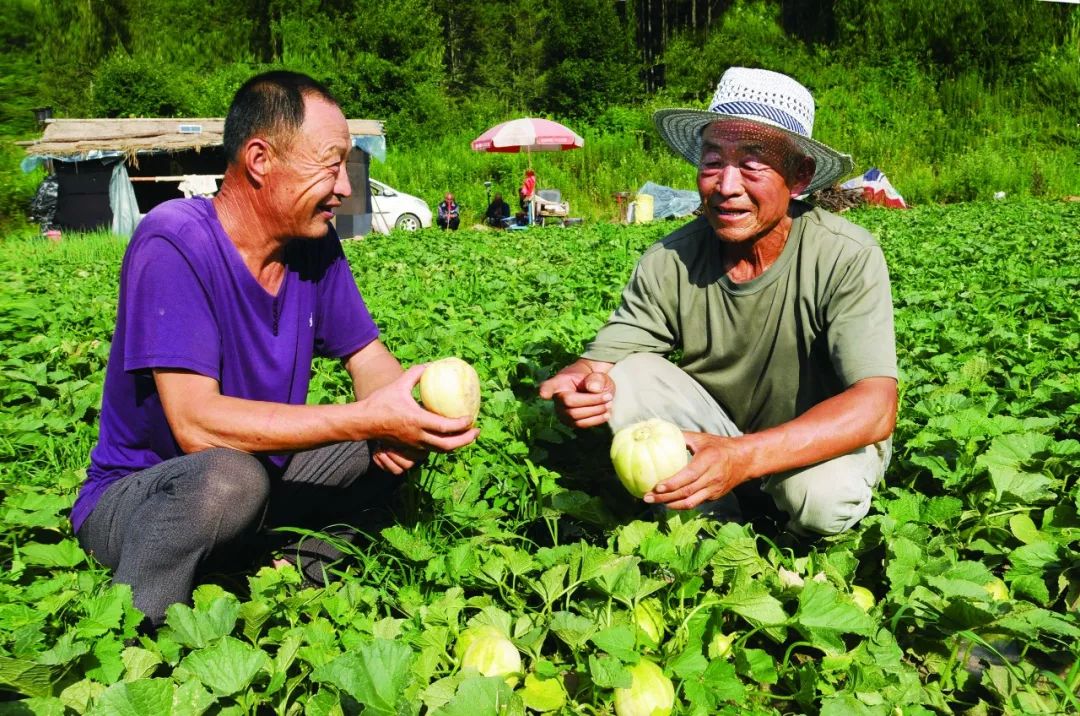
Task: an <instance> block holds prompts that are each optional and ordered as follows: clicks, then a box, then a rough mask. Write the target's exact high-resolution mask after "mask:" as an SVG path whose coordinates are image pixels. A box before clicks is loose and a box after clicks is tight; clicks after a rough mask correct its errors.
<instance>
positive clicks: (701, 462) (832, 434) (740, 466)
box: [645, 378, 897, 509]
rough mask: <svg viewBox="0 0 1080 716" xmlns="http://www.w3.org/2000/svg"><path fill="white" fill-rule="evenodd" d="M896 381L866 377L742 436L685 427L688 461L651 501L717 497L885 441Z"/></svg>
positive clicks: (892, 420)
mask: <svg viewBox="0 0 1080 716" xmlns="http://www.w3.org/2000/svg"><path fill="white" fill-rule="evenodd" d="M896 406H897V394H896V381H895V380H894V379H892V378H867V379H864V380H860V381H859V382H857V383H855V384H854V385H852V386H851V387H849V388H848V389H847V390H845V391H843V392H842V393H840V394H839V395H835V396H833V397H832V398H829V399H828V400H824V401H822V402H821V403H819V404H818V405H815V406H814V407H813V408H811V409H810V410H808V411H806V412H805V413H803V414H802V415H800V416H799V417H797V418H795V419H794V420H791V421H788V422H786V423H783V424H782V425H777V426H776V427H773V428H769V429H767V430H762V431H761V432H759V433H749V434H746V435H741V436H738V437H721V436H718V435H709V434H706V433H693V432H687V433H685V435H686V443H687V445H688V446H689V447H690V449H691V451H692V452H693V453H694V457H693V459H692V460H691V461H690V464H689V465H687V466H686V468H684V469H683V470H681V471H680V472H679V473H677V474H676V475H674V476H673V477H671V478H669V479H667V480H665V481H663V482H662V483H660V484H658V485H657V486H656V487H655V488H654V489H653V492H651V493H649V494H648V495H646V496H645V500H646V501H647V502H659V503H664V504H667V505H668V506H669V507H672V508H675V509H688V508H691V507H696V506H697V505H699V504H701V503H702V502H704V501H706V500H715V499H718V498H720V497H722V496H723V495H725V494H727V493H728V492H730V491H731V490H732V489H734V488H735V487H737V486H738V485H739V484H741V483H743V482H746V481H748V480H752V479H756V478H761V477H765V476H767V475H772V474H776V473H780V472H784V471H786V470H793V469H796V468H800V467H806V466H808V465H814V464H816V463H819V462H823V461H825V460H830V459H832V458H835V457H839V456H840V455H844V454H847V453H849V452H852V451H853V450H856V449H858V448H860V447H863V446H866V445H871V444H873V443H876V442H879V441H881V440H884V439H885V438H887V437H889V435H891V434H892V431H893V428H894V427H895V425H896Z"/></svg>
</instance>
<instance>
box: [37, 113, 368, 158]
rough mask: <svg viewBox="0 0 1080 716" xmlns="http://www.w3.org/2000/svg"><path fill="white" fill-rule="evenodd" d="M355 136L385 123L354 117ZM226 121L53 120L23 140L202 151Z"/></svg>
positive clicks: (61, 150) (71, 151)
mask: <svg viewBox="0 0 1080 716" xmlns="http://www.w3.org/2000/svg"><path fill="white" fill-rule="evenodd" d="M348 122H349V133H350V134H352V135H353V137H376V136H382V134H383V127H382V122H379V121H376V120H373V119H350V120H348ZM224 129H225V120H224V119H221V118H194V119H51V120H49V121H48V124H47V125H46V126H45V132H44V133H43V134H42V136H41V138H40V139H36V140H33V141H29V142H19V144H20V145H22V146H23V147H25V148H26V153H27V154H28V155H31V156H50V157H70V156H77V155H82V154H86V153H88V152H93V151H100V152H121V153H122V154H126V155H128V156H131V155H135V154H139V153H142V152H156V151H167V152H168V151H184V150H195V151H199V150H200V149H202V148H204V147H219V146H221V143H222V134H223V132H224Z"/></svg>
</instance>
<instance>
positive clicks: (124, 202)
mask: <svg viewBox="0 0 1080 716" xmlns="http://www.w3.org/2000/svg"><path fill="white" fill-rule="evenodd" d="M109 206H110V207H111V208H112V215H113V218H112V227H111V228H112V232H113V233H114V234H118V235H120V236H131V235H132V234H133V233H135V227H136V226H137V225H138V224H139V219H140V218H142V217H141V216H140V215H139V203H138V202H137V201H135V187H133V186H132V185H131V179H130V178H129V177H128V173H127V167H125V166H124V163H123V162H117V163H116V166H114V167H113V170H112V177H111V178H110V179H109Z"/></svg>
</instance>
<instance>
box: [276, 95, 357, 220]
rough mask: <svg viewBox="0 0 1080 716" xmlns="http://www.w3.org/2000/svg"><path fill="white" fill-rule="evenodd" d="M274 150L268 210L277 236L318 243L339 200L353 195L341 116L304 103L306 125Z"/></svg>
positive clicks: (326, 105) (313, 100)
mask: <svg viewBox="0 0 1080 716" xmlns="http://www.w3.org/2000/svg"><path fill="white" fill-rule="evenodd" d="M279 144H284V146H283V147H279V148H276V150H275V161H274V171H273V173H272V177H271V180H270V183H269V187H268V188H270V189H271V192H272V194H273V201H272V202H271V203H270V207H271V210H272V211H274V213H275V214H276V216H275V219H276V221H275V222H274V223H275V225H276V226H277V227H278V228H279V229H280V230H281V232H282V233H283V234H284V235H286V236H289V237H293V238H322V237H323V236H326V232H327V226H328V225H329V223H330V220H331V219H333V218H334V210H335V209H336V208H337V207H339V206H341V200H342V199H344V198H346V197H348V196H350V195H351V194H352V187H351V186H350V184H349V175H348V172H347V171H346V159H347V158H348V156H349V151H350V150H351V149H352V137H351V135H350V134H349V124H348V122H347V121H346V120H345V115H344V114H342V113H341V110H340V109H339V108H338V107H337V106H336V105H334V104H332V103H330V102H327V101H326V100H323V99H321V98H319V97H316V96H307V97H305V98H304V123H303V124H302V125H301V126H300V129H299V130H298V131H297V132H296V133H295V135H294V136H293V137H292V138H291V141H288V142H279Z"/></svg>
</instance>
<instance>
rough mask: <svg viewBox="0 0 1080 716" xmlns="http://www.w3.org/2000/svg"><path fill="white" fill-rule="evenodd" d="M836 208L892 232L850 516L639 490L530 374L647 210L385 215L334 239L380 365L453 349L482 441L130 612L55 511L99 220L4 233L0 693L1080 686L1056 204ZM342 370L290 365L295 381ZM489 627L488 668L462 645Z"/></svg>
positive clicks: (1065, 229)
mask: <svg viewBox="0 0 1080 716" xmlns="http://www.w3.org/2000/svg"><path fill="white" fill-rule="evenodd" d="M849 216H850V217H851V218H852V219H853V220H854V221H856V222H857V223H860V224H862V225H864V226H866V227H867V228H869V229H870V230H872V231H873V232H874V233H875V234H876V235H877V236H878V238H879V240H880V242H881V244H882V246H883V248H884V251H885V254H886V257H887V259H888V261H889V266H890V271H891V274H892V280H893V297H894V304H895V308H896V327H897V348H898V354H899V359H900V368H901V384H900V395H901V402H900V412H899V419H898V424H897V430H896V436H895V440H896V453H895V456H894V458H893V462H892V465H891V466H890V468H889V470H888V473H887V475H886V481H885V484H884V485H883V486H882V487H881V488H880V489H879V491H878V494H877V496H876V499H875V502H874V505H873V508H872V509H871V512H870V515H869V516H868V517H867V518H866V519H865V520H864V521H863V522H862V523H861V524H860V525H859V526H858V527H857V528H856V529H854V530H852V531H851V532H849V533H846V534H844V535H841V536H839V537H834V538H828V539H820V540H817V541H806V540H797V539H795V538H793V537H791V536H788V535H786V534H784V533H783V532H782V531H781V530H779V529H778V528H777V526H776V525H774V524H772V523H770V522H768V521H767V520H757V521H754V522H752V523H750V524H734V523H719V522H715V521H710V520H706V519H702V518H698V517H694V516H693V515H676V516H669V517H654V516H652V515H650V513H649V512H648V511H647V510H645V509H643V508H644V503H641V502H636V501H634V500H633V499H632V498H630V497H629V496H628V495H627V494H626V493H625V491H624V490H623V489H622V488H621V486H620V485H619V484H618V482H617V480H616V479H615V476H614V473H613V470H612V468H611V465H610V461H609V459H608V457H607V451H608V447H609V445H610V439H611V438H610V434H609V433H608V432H606V431H605V430H603V429H594V430H591V431H585V432H583V433H580V434H572V433H571V431H570V430H568V429H566V428H564V427H562V426H561V425H559V424H558V423H557V421H556V420H555V418H554V415H553V412H552V409H551V406H550V404H549V403H546V402H545V401H542V400H540V399H539V398H538V397H537V395H536V390H537V386H538V385H539V383H540V382H541V381H542V380H544V379H545V378H547V377H548V376H550V375H551V374H552V373H553V372H554V371H556V370H557V369H558V368H560V367H562V366H563V365H565V364H566V363H567V362H569V361H571V360H573V358H575V357H576V356H577V354H578V352H579V351H580V350H581V348H582V347H583V344H584V343H585V341H587V340H588V339H589V338H591V336H592V335H593V333H594V332H595V330H596V329H597V328H598V327H599V326H600V325H601V324H602V323H603V321H604V320H605V319H606V317H607V315H608V314H609V313H610V311H611V310H612V309H613V308H614V306H615V305H616V302H617V301H618V297H619V293H620V291H621V289H622V286H623V284H624V282H625V281H626V279H627V278H628V276H629V273H630V270H631V268H632V266H633V264H634V262H635V260H636V258H637V257H638V256H639V255H640V253H641V252H642V251H643V250H644V249H645V248H646V247H647V246H648V245H649V244H650V243H652V242H653V241H655V240H657V239H658V238H660V237H661V236H663V235H664V234H665V233H666V232H667V231H669V230H671V228H672V227H673V224H670V223H668V224H654V225H648V226H644V227H620V226H614V225H593V226H586V227H579V228H570V229H536V230H529V231H522V232H514V233H496V232H472V231H460V232H457V233H440V232H437V231H425V232H421V233H417V234H403V233H398V234H395V235H394V236H390V237H373V238H371V239H369V240H364V241H358V242H349V243H348V244H347V246H346V252H347V254H348V255H349V258H350V260H351V261H352V265H353V269H354V272H355V274H356V277H357V280H358V283H359V285H360V287H361V290H362V292H363V294H364V296H365V299H366V300H367V302H368V305H369V306H370V308H371V310H372V313H373V315H374V316H375V318H376V320H377V322H379V324H380V326H381V328H382V330H383V338H384V340H385V342H386V343H387V345H388V346H389V347H390V348H391V350H392V351H393V352H394V353H395V354H396V355H397V356H398V357H399V358H400V359H401V361H402V362H403V363H405V364H406V365H409V364H414V363H417V362H423V361H428V360H431V359H435V358H439V357H444V356H450V355H456V356H459V357H461V358H464V359H465V360H467V361H469V362H470V363H472V364H473V365H474V366H475V367H476V368H477V370H478V371H479V374H480V378H481V383H482V386H483V395H484V402H483V406H482V409H481V415H480V426H481V429H482V432H481V436H480V438H479V440H478V442H477V443H476V444H475V445H472V446H470V447H468V448H466V449H464V450H461V451H459V452H458V453H455V454H453V455H441V456H435V457H432V458H431V459H430V460H429V461H428V462H427V463H426V464H425V465H424V466H423V467H421V468H418V469H416V470H414V471H413V472H412V473H411V474H410V475H409V476H408V477H407V480H406V482H407V484H406V485H404V487H403V489H402V490H401V491H400V492H399V494H398V496H397V499H396V500H395V502H394V504H393V509H392V511H382V512H378V513H371V514H363V515H357V517H356V520H355V525H356V526H357V527H359V528H360V529H361V530H363V531H364V533H365V535H366V539H364V540H362V541H361V543H360V544H358V545H355V546H352V547H350V548H349V550H348V552H349V553H348V556H347V558H346V559H345V560H343V561H342V562H341V563H340V564H339V565H338V568H337V569H336V571H337V573H338V574H337V578H336V579H335V580H334V581H333V582H332V583H331V584H330V585H329V586H328V587H326V588H313V587H309V586H306V585H305V584H304V583H303V582H302V580H301V577H300V575H299V573H298V572H297V571H295V570H294V569H292V568H285V569H281V570H275V569H272V568H271V567H269V566H268V562H264V563H262V564H255V565H253V566H252V567H251V569H250V570H248V571H240V572H231V573H225V574H214V575H209V576H208V578H207V579H206V581H205V583H203V584H201V585H200V586H199V587H198V588H197V590H196V592H195V595H194V600H193V604H192V605H174V606H173V607H172V608H171V609H170V611H169V614H168V622H167V626H166V627H165V628H164V629H162V630H161V631H159V632H158V633H157V634H156V635H155V636H154V637H147V636H139V635H137V634H136V625H137V624H138V622H139V618H140V615H139V614H138V613H137V612H136V611H135V610H134V609H133V607H132V606H131V595H130V590H128V589H127V588H126V587H122V586H111V585H110V582H109V575H108V572H107V571H106V570H104V569H103V568H101V567H100V566H99V565H97V564H96V563H94V562H93V560H92V559H90V558H89V557H87V555H85V554H84V553H83V552H82V550H81V549H80V548H79V547H78V545H77V543H76V542H75V540H74V538H73V537H72V534H71V529H70V525H69V523H68V518H67V515H68V510H69V508H70V506H71V504H72V502H73V500H74V496H75V491H76V489H77V486H78V485H79V483H80V482H81V480H82V477H83V472H84V469H85V467H86V464H87V456H88V453H89V450H90V448H91V447H92V445H93V443H94V441H95V440H96V430H97V411H98V407H99V404H100V398H101V388H102V380H103V376H104V365H105V361H106V358H107V355H108V348H109V340H110V337H111V332H112V328H113V323H114V320H115V301H116V293H117V276H118V271H119V265H120V260H121V257H122V255H123V250H124V244H123V242H122V241H120V240H119V239H116V238H114V237H109V236H102V235H93V236H75V237H71V238H66V239H65V241H64V242H63V243H60V244H50V243H46V242H42V241H30V240H25V239H11V240H8V241H6V242H0V491H2V495H3V504H2V507H0V526H2V532H0V540H2V544H3V547H2V552H0V558H2V561H3V564H2V569H0V714H24V713H27V714H28V713H36V714H50V715H52V714H56V715H59V714H84V713H86V714H110V715H111V714H137V715H143V714H145V715H147V716H150V715H151V714H152V715H154V716H159V715H162V714H176V715H178V716H179V715H186V714H200V713H207V714H279V715H285V714H296V715H300V714H303V715H305V716H324V715H325V716H329V715H331V714H353V713H364V714H386V715H390V714H440V715H446V716H451V715H455V714H464V715H467V716H486V715H488V714H523V713H526V712H530V713H540V712H550V713H562V714H597V715H599V714H611V713H614V706H613V700H614V695H615V693H616V689H618V688H620V687H626V686H628V685H629V680H630V671H629V668H630V667H631V666H633V665H634V664H637V663H638V662H639V661H641V660H648V661H652V662H654V663H655V664H657V665H658V666H659V667H660V668H661V669H662V670H663V671H664V673H665V674H666V675H667V676H668V677H670V678H671V680H672V682H673V683H674V686H675V693H676V706H675V713H680V714H684V713H685V714H700V715H702V716H705V715H708V714H816V713H821V714H830V715H834V716H839V715H845V716H846V715H849V714H856V715H857V714H881V715H883V716H885V715H891V714H903V715H905V716H909V715H915V714H951V713H968V714H972V715H973V716H978V715H981V714H998V713H1007V714H1021V713H1024V714H1027V713H1045V714H1050V713H1056V714H1076V713H1080V696H1078V692H1080V660H1078V658H1077V657H1078V655H1080V618H1078V612H1077V609H1078V607H1080V517H1078V513H1080V484H1078V482H1080V442H1078V441H1077V437H1078V435H1080V357H1078V356H1080V316H1078V311H1080V242H1078V240H1077V239H1078V238H1080V232H1078V227H1080V204H1076V203H1073V204H1070V203H1065V202H1035V201H1032V202H1021V203H1015V204H1014V203H1012V202H998V203H992V204H991V203H986V204H966V205H955V206H949V207H934V206H926V207H919V208H915V209H912V210H910V211H904V212H900V211H886V210H872V209H862V210H859V211H855V212H851V213H850V214H849ZM350 395H351V390H350V387H349V384H348V382H347V376H346V374H345V373H344V371H343V370H342V369H341V368H340V367H339V366H338V365H336V364H334V363H331V362H322V363H318V364H317V365H316V376H315V380H314V382H313V388H312V391H311V395H310V400H311V401H312V402H322V403H326V402H342V401H345V400H348V399H350ZM855 587H862V588H865V589H867V590H869V592H870V593H871V594H872V596H873V603H872V604H870V603H864V604H862V605H861V606H860V605H859V604H858V603H856V601H855V600H854V599H853V597H852V595H853V588H855ZM481 624H489V625H493V626H495V627H497V628H498V629H499V630H501V631H503V632H504V633H506V634H508V635H509V636H510V637H511V638H512V641H513V645H514V647H515V648H516V650H517V651H518V653H519V654H520V657H521V667H520V668H521V671H520V672H519V673H517V674H516V675H515V676H514V677H511V678H509V679H505V680H504V679H502V678H500V677H483V676H480V675H478V674H477V673H476V672H475V671H472V670H468V669H462V668H460V653H458V651H456V650H455V648H454V645H455V642H456V640H457V638H458V635H459V634H460V633H461V632H462V631H463V630H464V629H465V628H466V627H468V626H470V625H481Z"/></svg>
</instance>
